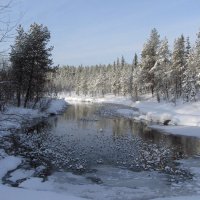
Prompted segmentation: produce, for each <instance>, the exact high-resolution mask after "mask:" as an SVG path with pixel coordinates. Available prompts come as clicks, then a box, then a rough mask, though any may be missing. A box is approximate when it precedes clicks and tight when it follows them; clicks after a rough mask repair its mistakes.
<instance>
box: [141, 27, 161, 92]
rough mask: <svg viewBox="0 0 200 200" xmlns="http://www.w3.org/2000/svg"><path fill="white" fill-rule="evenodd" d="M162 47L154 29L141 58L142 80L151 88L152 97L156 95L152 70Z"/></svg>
mask: <svg viewBox="0 0 200 200" xmlns="http://www.w3.org/2000/svg"><path fill="white" fill-rule="evenodd" d="M159 45H160V36H159V34H158V32H157V30H156V29H155V28H154V29H153V30H152V31H151V34H150V38H149V40H148V41H147V43H146V44H145V45H144V48H143V50H142V57H141V67H142V71H141V78H142V80H143V81H144V82H145V87H146V88H147V89H148V88H150V90H151V93H152V95H153V94H154V88H155V80H154V74H153V73H152V72H151V69H152V68H153V67H154V65H155V63H156V60H157V51H158V47H159Z"/></svg>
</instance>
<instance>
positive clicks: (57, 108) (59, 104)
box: [46, 99, 67, 114]
mask: <svg viewBox="0 0 200 200" xmlns="http://www.w3.org/2000/svg"><path fill="white" fill-rule="evenodd" d="M66 106H67V102H66V101H65V100H64V99H53V100H52V101H51V102H50V106H49V108H48V109H47V110H46V112H47V113H48V114H59V113H60V112H62V111H63V110H64V109H65V108H66Z"/></svg>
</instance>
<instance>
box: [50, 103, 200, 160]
mask: <svg viewBox="0 0 200 200" xmlns="http://www.w3.org/2000/svg"><path fill="white" fill-rule="evenodd" d="M97 109H99V105H95V104H75V105H73V106H70V107H69V108H68V109H67V111H66V112H65V113H64V115H63V116H59V117H58V118H55V119H54V130H53V131H54V133H58V132H60V131H61V130H60V127H63V126H65V128H66V130H69V129H68V126H69V124H70V123H72V124H73V123H76V125H77V127H78V129H79V130H76V131H77V132H78V133H79V134H81V131H80V130H84V129H93V130H95V129H96V130H95V132H96V131H97V132H98V131H104V132H106V133H108V134H110V133H112V135H113V138H119V137H124V136H126V137H130V136H131V135H132V136H138V137H140V138H142V139H143V140H144V141H146V142H152V143H155V144H161V143H162V144H163V143H164V144H165V145H166V146H168V147H173V148H174V149H175V150H176V151H178V152H179V153H180V154H182V155H185V156H191V155H198V154H200V139H198V138H195V137H187V136H180V135H170V134H164V133H161V132H160V131H156V130H154V129H151V128H148V127H147V126H146V125H145V124H144V123H142V122H135V121H133V120H130V119H124V118H118V117H115V118H113V119H110V118H100V117H97V115H96V111H97ZM79 131H80V132H79Z"/></svg>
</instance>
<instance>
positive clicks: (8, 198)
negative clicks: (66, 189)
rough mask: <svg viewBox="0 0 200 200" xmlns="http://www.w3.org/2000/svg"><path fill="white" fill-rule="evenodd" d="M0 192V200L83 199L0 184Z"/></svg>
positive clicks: (81, 199)
mask: <svg viewBox="0 0 200 200" xmlns="http://www.w3.org/2000/svg"><path fill="white" fill-rule="evenodd" d="M0 194H1V199H2V200H22V199H28V200H36V199H37V200H44V199H48V200H83V198H78V197H74V196H71V195H68V194H60V193H55V192H50V191H38V190H26V189H22V188H13V187H7V186H4V185H0Z"/></svg>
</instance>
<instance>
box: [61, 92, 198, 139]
mask: <svg viewBox="0 0 200 200" xmlns="http://www.w3.org/2000/svg"><path fill="white" fill-rule="evenodd" d="M59 98H64V99H65V100H66V101H67V102H72V103H77V102H93V103H113V104H121V105H126V106H130V107H132V108H133V107H134V108H138V112H136V111H134V110H132V109H130V110H129V109H119V110H118V111H117V112H118V113H119V114H120V115H121V116H124V117H128V118H133V119H135V120H146V121H152V122H158V123H159V124H162V123H163V122H164V121H165V120H170V122H169V125H170V126H162V125H157V126H153V128H156V129H160V130H163V131H165V132H168V133H172V134H179V135H181V134H182V135H188V136H195V137H200V102H193V103H182V102H177V104H176V105H174V104H173V103H166V102H161V103H158V102H157V101H156V99H153V98H151V97H150V96H145V97H144V98H143V100H141V101H136V102H134V101H132V100H131V98H130V97H123V96H114V95H106V96H105V97H99V98H95V97H88V96H86V97H85V96H76V95H72V96H69V95H67V94H65V93H61V94H59ZM174 125H175V126H176V127H175V126H174Z"/></svg>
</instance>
